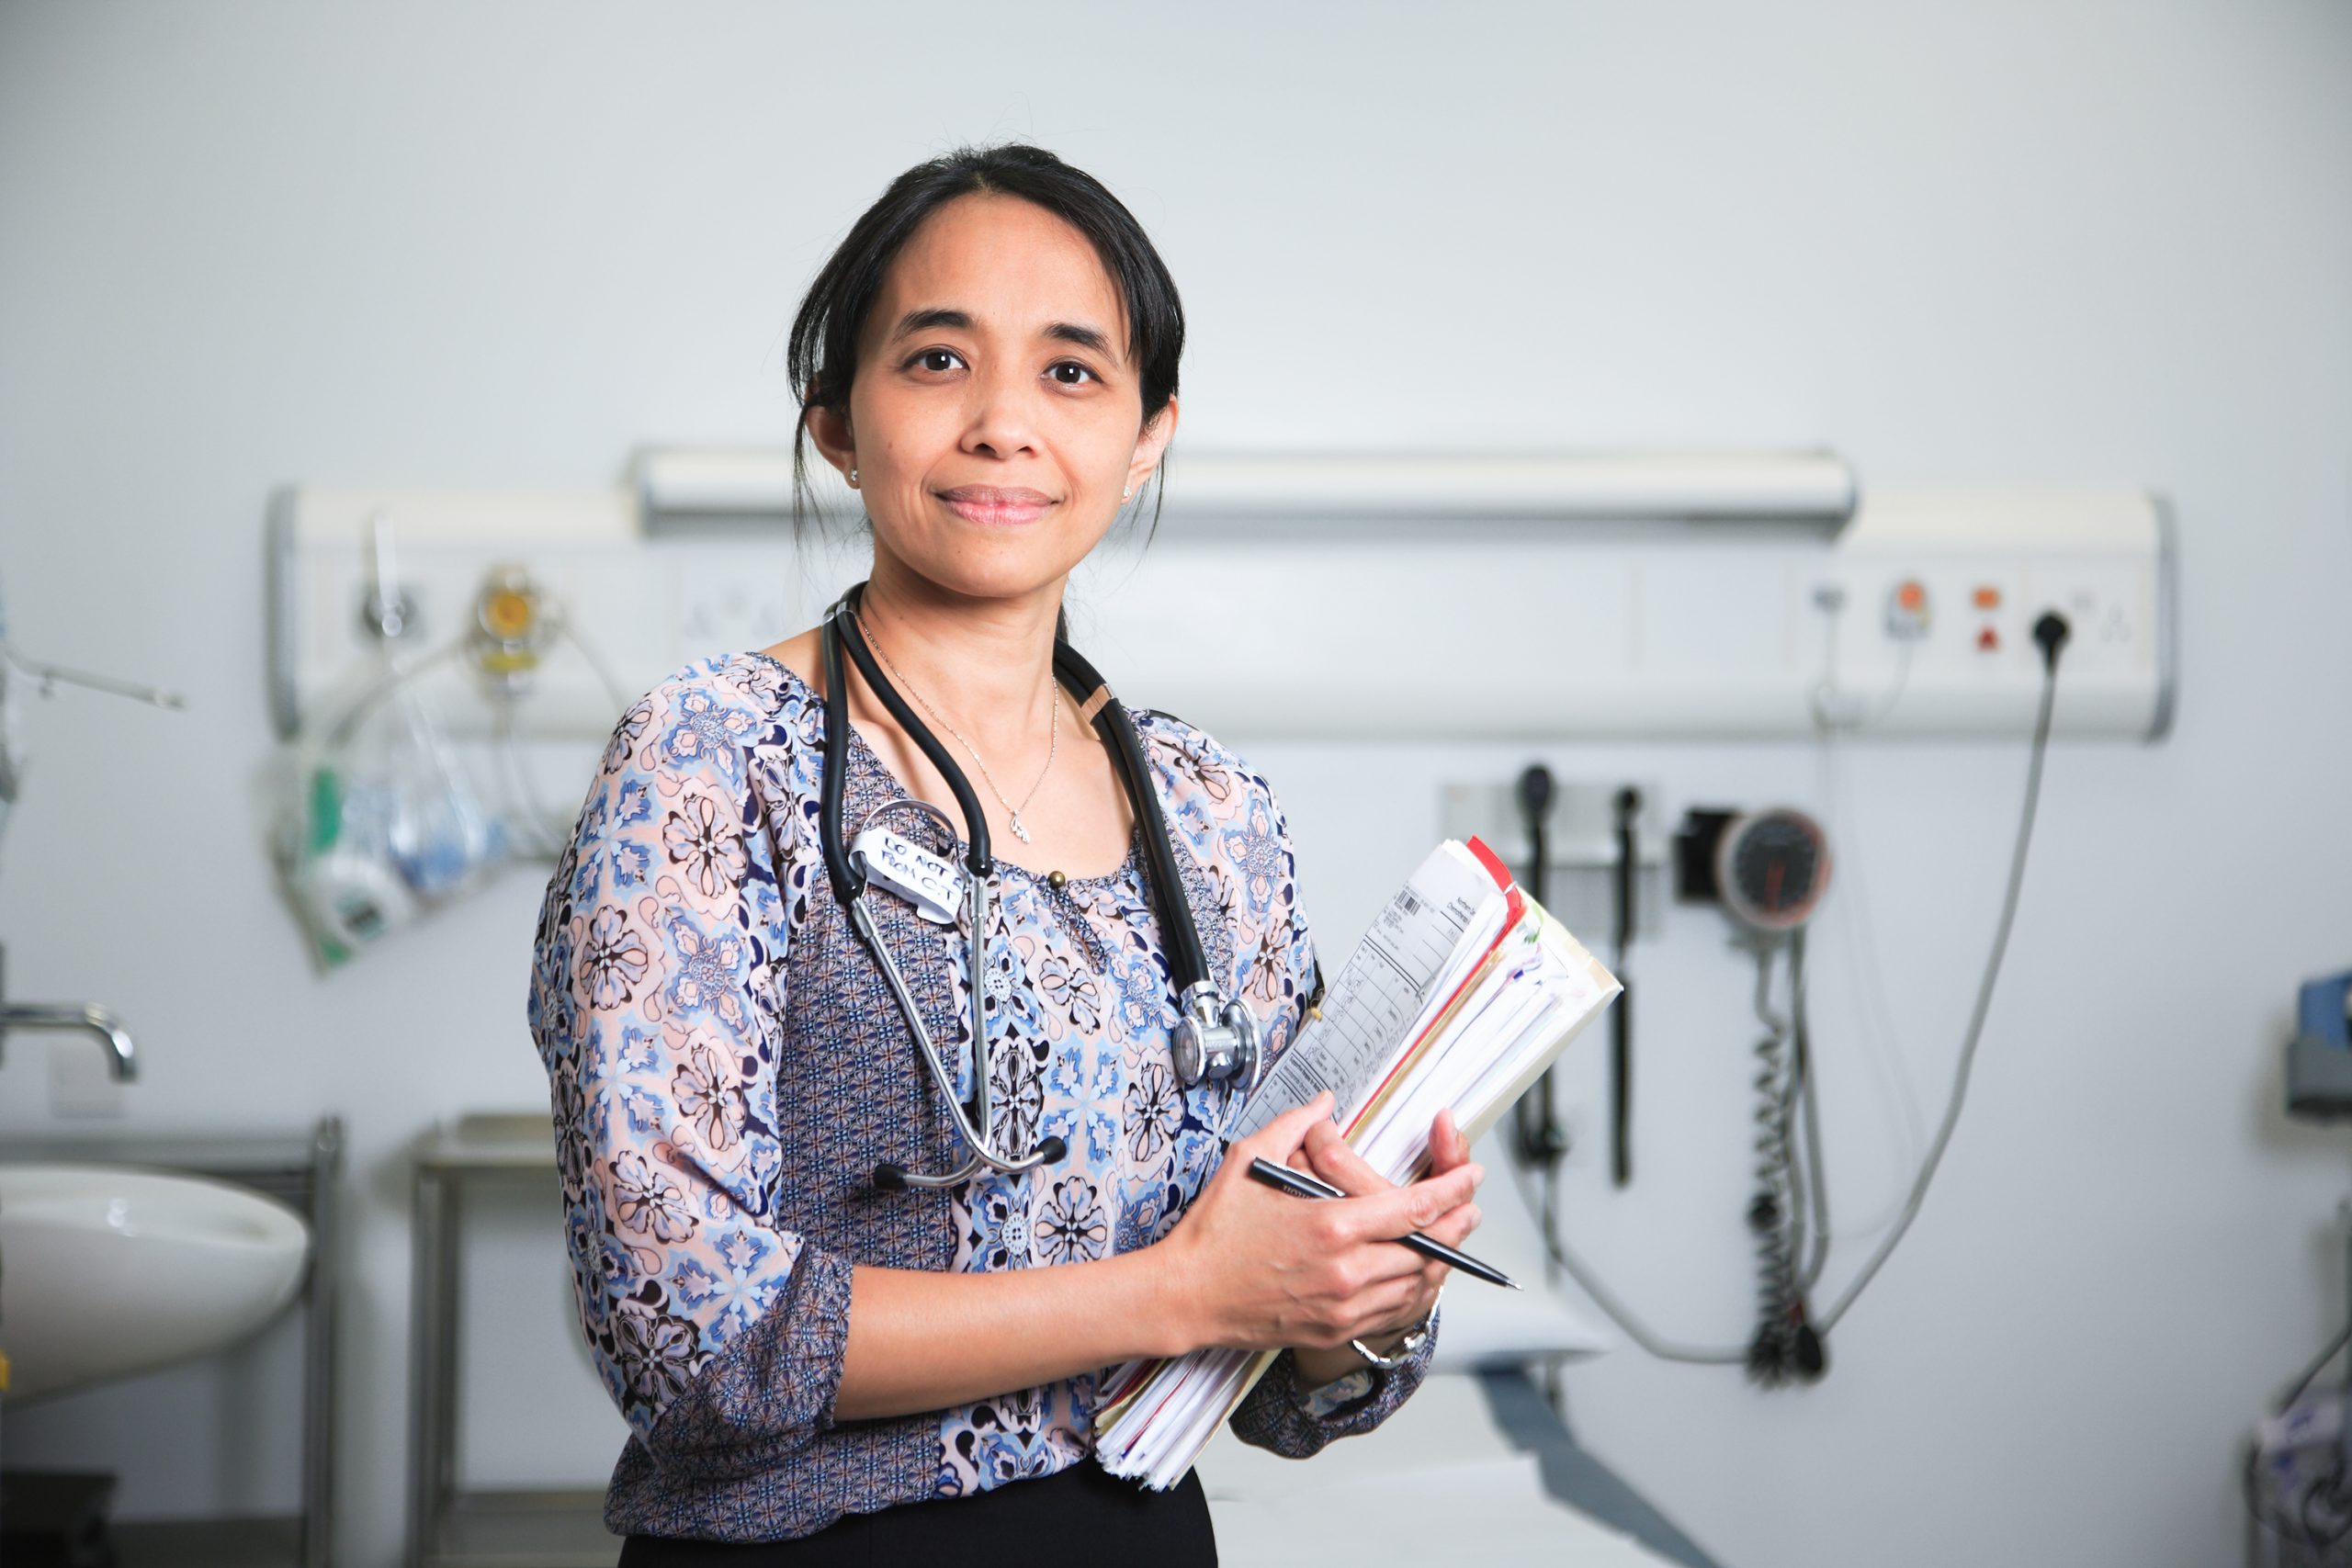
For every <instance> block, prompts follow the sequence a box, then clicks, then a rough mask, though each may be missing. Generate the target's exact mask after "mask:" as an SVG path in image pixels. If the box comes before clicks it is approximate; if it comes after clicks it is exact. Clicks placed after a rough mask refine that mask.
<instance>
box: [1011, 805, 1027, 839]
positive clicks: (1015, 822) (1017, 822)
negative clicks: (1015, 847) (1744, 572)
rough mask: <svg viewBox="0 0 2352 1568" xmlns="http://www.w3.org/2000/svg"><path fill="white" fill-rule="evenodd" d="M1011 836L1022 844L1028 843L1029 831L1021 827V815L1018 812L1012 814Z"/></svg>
mask: <svg viewBox="0 0 2352 1568" xmlns="http://www.w3.org/2000/svg"><path fill="white" fill-rule="evenodd" d="M1012 836H1013V837H1014V838H1016V839H1018V840H1021V841H1022V842H1023V843H1024V844H1025V843H1027V842H1028V841H1029V829H1026V828H1023V826H1022V825H1021V813H1019V812H1018V811H1016V812H1014V813H1013V814H1012Z"/></svg>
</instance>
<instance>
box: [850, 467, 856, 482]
mask: <svg viewBox="0 0 2352 1568" xmlns="http://www.w3.org/2000/svg"><path fill="white" fill-rule="evenodd" d="M849 482H850V483H852V484H855V483H856V482H857V470H856V469H855V468H852V469H851V470H850V471H849Z"/></svg>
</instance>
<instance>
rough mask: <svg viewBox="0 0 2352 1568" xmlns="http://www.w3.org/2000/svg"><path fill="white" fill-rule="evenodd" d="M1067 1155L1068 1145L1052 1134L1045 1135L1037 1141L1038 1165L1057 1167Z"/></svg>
mask: <svg viewBox="0 0 2352 1568" xmlns="http://www.w3.org/2000/svg"><path fill="white" fill-rule="evenodd" d="M1068 1154H1069V1145H1068V1144H1066V1143H1064V1142H1062V1141H1061V1139H1060V1138H1058V1137H1056V1136H1054V1135H1053V1134H1046V1136H1045V1137H1044V1138H1042V1139H1040V1140H1038V1144H1037V1155H1038V1159H1037V1163H1038V1164H1040V1165H1059V1164H1061V1163H1062V1159H1063V1156H1067V1155H1068Z"/></svg>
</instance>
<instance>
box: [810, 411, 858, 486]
mask: <svg viewBox="0 0 2352 1568" xmlns="http://www.w3.org/2000/svg"><path fill="white" fill-rule="evenodd" d="M800 419H801V423H803V424H805V425H807V426H808V429H809V440H811V441H814V442H815V443H816V444H817V450H818V452H819V453H820V454H821V455H822V456H823V457H824V459H825V461H827V462H828V463H831V465H832V466H833V467H834V468H838V469H840V470H841V473H842V478H843V479H847V478H848V477H849V474H850V470H852V469H853V468H856V467H857V437H856V435H855V434H854V432H852V431H851V429H850V427H849V415H847V414H846V413H842V412H840V411H838V410H835V409H829V408H825V407H822V406H820V405H813V404H812V405H811V406H810V407H809V410H808V412H805V413H803V414H802V415H801V416H800Z"/></svg>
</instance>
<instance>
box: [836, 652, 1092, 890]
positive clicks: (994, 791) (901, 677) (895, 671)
mask: <svg viewBox="0 0 2352 1568" xmlns="http://www.w3.org/2000/svg"><path fill="white" fill-rule="evenodd" d="M851 615H852V617H853V618H854V619H855V620H856V622H857V629H858V630H859V631H860V632H861V633H863V634H864V635H865V640H866V642H867V643H868V644H870V645H871V646H872V647H873V649H874V651H875V653H876V655H877V656H878V657H879V658H880V659H881V660H882V668H884V669H885V670H888V671H889V672H890V673H891V674H892V675H894V676H896V677H897V678H898V682H899V684H900V685H901V686H904V687H905V688H906V689H907V690H908V691H909V692H910V693H911V694H913V696H914V699H915V701H917V702H919V703H921V704H922V711H923V712H925V713H927V714H929V715H931V717H932V722H933V723H934V724H936V725H938V726H939V728H942V729H944V730H945V731H947V733H948V734H950V735H952V736H954V737H955V738H956V740H957V741H958V742H960V743H961V744H962V746H963V748H964V750H967V751H968V752H970V753H971V754H972V761H974V762H975V763H977V764H978V766H979V770H980V777H982V778H983V779H986V780H987V781H988V785H989V794H990V795H995V796H996V803H997V804H998V805H999V806H1001V807H1004V811H1005V815H1006V816H1007V817H1008V818H1011V819H1012V833H1013V837H1015V838H1017V839H1019V840H1021V841H1022V842H1023V843H1024V844H1025V843H1028V842H1030V841H1031V840H1030V838H1029V829H1027V828H1025V827H1023V825H1022V822H1021V814H1022V813H1023V811H1025V810H1027V809H1028V808H1029V803H1030V802H1031V801H1033V800H1035V799H1036V798H1037V790H1038V787H1039V785H1042V784H1044V783H1045V782H1046V774H1047V773H1052V772H1053V771H1054V753H1055V752H1056V751H1057V750H1059V749H1060V747H1061V740H1062V705H1061V704H1060V703H1059V702H1057V703H1055V704H1054V705H1053V716H1052V718H1051V720H1050V721H1049V724H1050V728H1048V729H1047V731H1046V765H1045V766H1044V767H1042V768H1040V769H1038V770H1037V782H1036V783H1035V784H1031V785H1030V786H1029V793H1028V794H1027V795H1023V796H1022V797H1021V804H1020V805H1019V806H1015V805H1013V804H1012V802H1011V801H1009V800H1007V799H1005V798H1004V791H1002V790H1001V789H999V788H997V787H996V778H995V776H994V775H993V774H991V773H989V765H988V762H987V761H985V760H984V759H983V758H982V757H981V756H980V749H979V748H978V747H977V746H975V745H973V744H972V743H971V742H970V741H969V740H966V739H964V732H963V731H962V730H960V729H958V728H956V727H955V726H954V725H952V724H950V723H948V722H947V720H946V719H945V718H944V717H943V716H941V715H940V712H939V710H938V709H937V708H935V707H933V706H932V705H931V699H930V698H928V697H926V696H924V695H923V694H922V692H921V691H920V690H918V689H917V687H916V686H915V683H914V682H912V681H910V680H908V679H907V677H906V672H905V671H902V670H900V669H899V667H898V665H896V664H894V663H892V662H891V660H890V656H889V654H888V653H886V652H884V651H883V649H882V644H881V642H880V641H879V640H878V639H877V638H876V637H875V636H874V633H873V631H872V630H871V629H870V628H869V627H868V626H866V624H865V616H864V615H858V614H857V612H855V611H852V612H851ZM1053 682H1054V674H1053V671H1051V670H1047V671H1046V685H1047V686H1048V687H1051V686H1052V684H1053Z"/></svg>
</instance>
